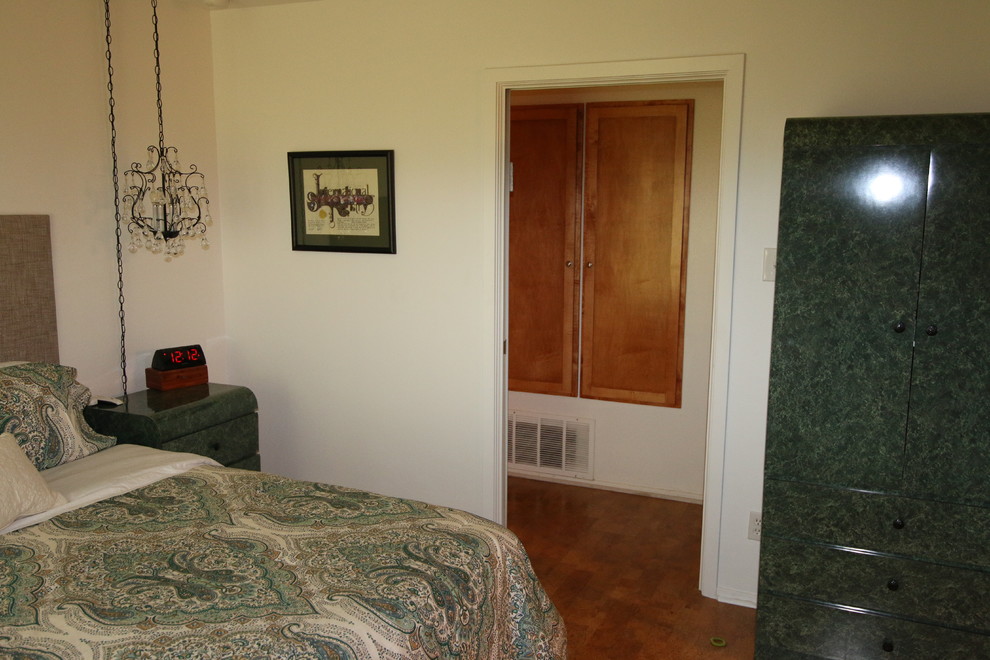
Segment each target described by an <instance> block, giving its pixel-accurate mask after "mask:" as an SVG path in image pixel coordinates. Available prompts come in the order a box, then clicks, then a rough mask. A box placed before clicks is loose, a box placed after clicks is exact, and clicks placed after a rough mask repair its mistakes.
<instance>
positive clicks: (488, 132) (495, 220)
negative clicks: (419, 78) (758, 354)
mask: <svg viewBox="0 0 990 660" xmlns="http://www.w3.org/2000/svg"><path fill="white" fill-rule="evenodd" d="M744 67H745V56H744V55H742V54H735V55H714V56H703V57H684V58H671V59H660V60H633V61H624V62H596V63H589V64H563V65H553V66H532V67H512V68H499V69H488V70H486V71H485V76H484V95H485V96H484V99H485V107H484V108H483V111H484V120H485V123H484V128H483V131H484V137H485V139H486V141H487V144H486V147H485V150H484V153H485V158H486V162H485V164H484V172H485V188H486V189H485V209H484V213H485V221H486V226H489V227H493V228H494V232H495V246H494V263H493V264H492V266H493V269H494V304H495V339H496V341H495V346H494V365H495V366H494V377H495V401H494V406H495V411H494V422H495V432H494V438H495V443H496V446H495V447H494V448H493V449H494V461H495V469H494V474H493V475H492V478H493V482H492V484H491V486H492V489H493V502H494V519H495V520H496V521H498V522H500V523H503V524H504V523H505V516H506V511H505V509H506V496H507V495H506V479H507V476H506V438H505V433H506V398H507V397H506V394H507V382H508V381H507V371H506V370H507V361H506V359H505V352H504V346H505V341H506V340H507V338H508V328H507V304H508V279H507V278H508V264H507V248H506V246H507V233H508V224H509V223H508V186H507V185H506V184H507V176H506V173H507V169H508V162H507V161H508V159H507V153H506V152H507V144H508V92H509V91H511V90H522V89H550V88H562V87H595V86H605V85H610V86H611V85H644V84H656V83H665V82H666V83H670V82H697V81H714V80H721V81H722V83H723V88H722V99H723V101H722V137H721V145H722V147H721V148H722V151H721V156H720V168H719V193H718V194H719V199H718V218H717V229H716V232H717V233H716V246H715V288H714V292H713V296H714V299H713V309H712V354H711V373H710V379H709V392H708V430H707V439H706V444H707V446H706V458H705V490H704V513H703V523H702V537H701V577H700V587H701V592H702V594H704V595H705V596H708V597H712V598H715V597H717V595H718V564H719V534H720V530H721V518H722V480H723V467H724V459H725V435H726V409H727V404H728V387H729V348H730V339H731V326H732V282H733V264H734V252H733V251H734V246H735V227H736V200H737V181H738V171H739V145H740V135H741V127H742V99H743V72H744Z"/></svg>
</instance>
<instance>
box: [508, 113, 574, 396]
mask: <svg viewBox="0 0 990 660" xmlns="http://www.w3.org/2000/svg"><path fill="white" fill-rule="evenodd" d="M581 115H582V111H581V108H580V106H577V105H557V106H552V107H543V106H539V107H516V108H513V109H512V122H511V127H510V158H511V161H512V166H513V188H512V192H511V193H510V201H509V389H511V390H516V391H521V392H535V393H540V394H557V395H566V396H576V395H577V328H578V307H579V300H578V296H579V293H580V290H579V284H578V282H579V278H580V267H579V256H578V253H577V250H578V249H579V244H578V242H577V241H576V239H575V237H576V235H577V232H578V229H579V227H580V202H581V199H580V195H579V190H580V185H581V182H580V176H581V171H580V167H579V164H580V158H581V151H582V136H581V132H582V131H581V121H582V120H581Z"/></svg>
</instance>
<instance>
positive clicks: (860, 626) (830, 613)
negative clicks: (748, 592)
mask: <svg viewBox="0 0 990 660" xmlns="http://www.w3.org/2000/svg"><path fill="white" fill-rule="evenodd" d="M756 626H757V640H758V642H757V647H756V658H758V659H759V660H782V659H784V658H795V659H796V658H830V659H832V658H834V659H836V660H839V659H841V660H852V659H854V658H855V659H856V660H873V659H876V660H893V659H894V658H901V659H903V660H929V659H931V660H934V659H935V658H937V659H938V660H973V659H974V658H990V636H987V635H979V634H976V633H967V632H962V631H959V630H953V629H951V628H942V627H939V626H931V625H925V624H921V623H913V622H911V621H907V620H904V619H896V618H893V617H889V616H876V615H871V614H864V613H860V612H853V611H847V610H843V609H839V608H835V607H829V606H826V605H820V604H816V603H810V602H807V601H803V600H798V599H793V598H786V597H782V596H775V595H771V594H761V595H760V601H759V611H758V614H757V619H756Z"/></svg>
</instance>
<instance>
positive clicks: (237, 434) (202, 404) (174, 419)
mask: <svg viewBox="0 0 990 660" xmlns="http://www.w3.org/2000/svg"><path fill="white" fill-rule="evenodd" d="M84 415H85V417H86V421H87V422H89V425H90V426H92V427H93V429H94V430H95V431H97V432H98V433H103V434H106V435H112V436H115V437H116V438H117V442H120V443H126V444H136V445H145V446H148V447H155V448H158V449H165V450H168V451H184V452H192V453H194V454H200V455H203V456H209V457H210V458H212V459H214V460H216V461H218V462H220V463H223V464H224V465H227V466H230V467H235V468H242V469H245V470H259V469H260V468H261V457H260V456H259V455H258V400H257V399H256V398H255V396H254V393H253V392H252V391H251V390H249V389H248V388H246V387H241V386H237V385H221V384H218V383H206V384H204V385H194V386H191V387H184V388H180V389H176V390H168V391H164V392H161V391H158V390H142V391H140V392H134V393H132V394H129V395H128V396H127V401H126V402H125V403H123V404H121V405H119V406H113V407H109V408H106V407H101V406H89V407H87V408H86V409H85V411H84Z"/></svg>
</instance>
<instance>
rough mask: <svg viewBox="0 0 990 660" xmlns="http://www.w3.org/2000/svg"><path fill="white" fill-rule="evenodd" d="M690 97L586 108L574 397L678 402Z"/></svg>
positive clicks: (686, 219)
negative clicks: (579, 324) (577, 365)
mask: <svg viewBox="0 0 990 660" xmlns="http://www.w3.org/2000/svg"><path fill="white" fill-rule="evenodd" d="M693 105H694V104H693V101H690V100H687V101H673V102H664V101H651V102H642V103H622V104H619V103H594V104H589V105H588V107H587V143H586V155H585V218H584V222H585V227H584V264H583V270H584V288H583V293H584V300H583V311H582V338H581V346H582V367H581V396H583V397H588V398H594V399H608V400H612V401H624V402H628V403H643V404H652V405H659V406H673V407H679V406H680V405H681V376H682V369H681V362H682V357H683V351H684V347H683V344H684V292H685V272H686V271H685V268H686V259H685V257H686V254H687V252H686V249H687V223H688V200H689V188H690V171H691V129H692V115H693Z"/></svg>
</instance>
